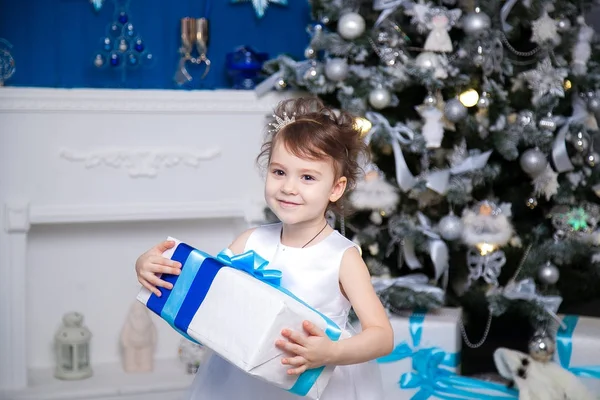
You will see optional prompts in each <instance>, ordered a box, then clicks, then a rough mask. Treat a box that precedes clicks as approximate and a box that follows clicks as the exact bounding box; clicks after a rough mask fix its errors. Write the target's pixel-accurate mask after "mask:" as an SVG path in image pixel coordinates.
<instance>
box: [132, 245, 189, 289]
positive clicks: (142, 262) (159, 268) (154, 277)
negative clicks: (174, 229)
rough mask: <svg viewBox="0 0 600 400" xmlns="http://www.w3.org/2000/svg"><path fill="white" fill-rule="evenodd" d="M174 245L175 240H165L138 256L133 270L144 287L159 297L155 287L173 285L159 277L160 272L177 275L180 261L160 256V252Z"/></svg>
mask: <svg viewBox="0 0 600 400" xmlns="http://www.w3.org/2000/svg"><path fill="white" fill-rule="evenodd" d="M173 246H175V242H173V241H168V240H165V241H164V242H162V243H159V244H157V245H156V246H154V247H153V248H151V249H150V250H148V251H147V252H145V253H144V254H142V255H141V256H139V257H138V259H137V261H136V262H135V272H136V273H137V277H138V281H139V282H140V283H141V284H142V286H144V287H145V288H146V289H148V290H150V291H151V292H152V293H154V294H155V295H157V296H158V297H160V290H158V288H157V287H159V286H160V287H164V288H165V289H172V288H173V285H171V284H170V283H169V282H166V281H164V280H162V279H160V278H159V276H160V274H171V275H179V273H180V272H181V263H179V262H177V261H173V260H170V259H168V258H165V257H163V256H162V253H164V252H165V251H167V250H168V249H170V248H172V247H173Z"/></svg>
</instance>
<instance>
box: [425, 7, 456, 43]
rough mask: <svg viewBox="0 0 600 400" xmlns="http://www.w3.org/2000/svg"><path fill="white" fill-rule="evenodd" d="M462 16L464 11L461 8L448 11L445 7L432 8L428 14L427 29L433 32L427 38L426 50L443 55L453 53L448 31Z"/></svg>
mask: <svg viewBox="0 0 600 400" xmlns="http://www.w3.org/2000/svg"><path fill="white" fill-rule="evenodd" d="M461 15H462V10H461V9H459V8H455V9H452V10H448V9H446V8H444V7H432V8H431V9H430V10H429V12H428V13H427V27H428V28H429V29H430V30H431V32H429V36H427V40H426V41H425V46H424V49H425V50H426V51H436V52H442V53H450V52H452V50H453V47H452V40H451V39H450V35H449V34H448V31H450V29H452V27H453V26H454V25H455V24H456V23H457V22H458V20H459V19H460V16H461Z"/></svg>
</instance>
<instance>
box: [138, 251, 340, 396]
mask: <svg viewBox="0 0 600 400" xmlns="http://www.w3.org/2000/svg"><path fill="white" fill-rule="evenodd" d="M171 260H173V261H178V262H180V263H181V265H182V267H181V273H180V274H179V275H178V276H177V275H170V274H165V275H163V276H162V279H163V280H165V281H167V282H169V283H171V284H172V285H173V289H171V290H167V289H165V288H162V287H161V288H159V290H160V292H161V296H160V297H158V296H156V295H154V294H151V295H150V298H149V299H148V301H147V303H146V306H147V307H148V308H149V309H150V310H152V311H153V312H155V313H156V314H158V315H160V317H161V318H163V319H164V320H165V321H167V322H168V323H169V325H171V326H172V327H173V328H174V329H175V330H176V331H178V332H179V333H180V334H181V335H183V336H184V337H186V338H187V339H189V340H191V341H193V342H195V343H198V342H197V341H196V340H195V339H193V338H192V337H191V336H189V335H188V334H187V329H188V327H189V325H190V323H191V321H192V318H194V315H195V314H196V311H198V308H200V305H201V304H202V302H203V301H204V299H205V298H206V295H207V294H208V291H209V289H210V286H211V285H212V282H213V280H214V279H215V277H216V276H217V274H218V272H219V270H220V269H221V268H223V267H230V268H234V269H237V270H240V271H243V272H246V273H248V274H250V275H251V276H253V277H254V278H256V279H258V280H260V281H262V282H264V283H265V284H267V285H269V286H271V287H273V288H275V289H277V290H279V291H280V292H282V293H284V294H286V295H288V296H290V297H291V298H293V299H294V300H296V301H298V302H299V303H301V304H302V305H304V306H306V307H308V308H310V309H311V310H313V311H314V312H316V313H317V314H319V316H321V317H322V318H323V319H324V320H325V322H326V323H327V327H326V328H325V334H326V335H327V337H328V338H329V339H330V340H333V341H336V340H339V338H340V336H341V334H342V331H341V329H340V327H339V326H337V324H336V323H335V322H333V321H332V320H331V319H330V318H328V317H327V316H326V315H324V314H322V313H321V312H319V311H317V310H315V309H314V308H313V307H311V306H310V305H308V304H306V303H305V302H304V301H302V300H301V299H299V298H298V297H296V296H295V295H294V294H293V293H292V292H290V291H288V290H287V289H285V288H283V287H281V286H280V284H281V275H282V274H281V271H279V270H277V269H267V266H268V264H269V262H268V261H267V260H265V259H264V258H262V257H261V256H260V255H258V254H257V253H256V252H254V251H252V250H250V251H247V252H245V253H242V254H238V255H234V254H233V253H232V252H231V251H230V250H229V249H226V250H224V251H222V252H221V253H219V254H218V255H217V256H216V257H213V256H211V255H209V254H206V253H204V252H202V251H200V250H197V249H194V248H193V247H191V246H189V245H187V244H185V243H180V244H179V245H178V246H177V247H176V249H175V251H174V253H173V256H171ZM188 293H192V294H193V295H191V296H188ZM324 368H325V366H322V367H319V368H313V369H309V370H307V371H305V372H303V373H302V374H300V375H299V376H298V379H297V380H296V382H295V383H294V385H293V386H292V388H291V389H289V390H288V391H289V392H291V393H294V394H297V395H299V396H306V395H307V394H308V392H309V391H310V389H311V388H312V387H313V385H314V384H315V382H316V381H317V379H318V377H319V375H320V374H321V372H322V371H323V369H324Z"/></svg>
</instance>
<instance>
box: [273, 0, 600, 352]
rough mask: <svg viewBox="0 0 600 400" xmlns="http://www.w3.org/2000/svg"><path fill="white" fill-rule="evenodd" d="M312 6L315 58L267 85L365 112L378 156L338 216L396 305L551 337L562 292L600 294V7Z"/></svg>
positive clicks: (512, 3)
mask: <svg viewBox="0 0 600 400" xmlns="http://www.w3.org/2000/svg"><path fill="white" fill-rule="evenodd" d="M311 4H312V17H313V20H314V22H313V23H312V24H311V25H310V26H309V27H308V28H307V32H308V33H309V35H310V43H309V45H308V47H307V48H306V51H305V57H306V58H305V59H304V60H293V59H291V58H290V57H288V56H285V55H281V56H279V57H277V58H276V59H273V60H270V61H269V62H268V63H267V64H266V66H265V68H266V70H267V72H268V73H269V74H271V77H270V78H269V79H267V80H266V81H265V83H264V84H263V88H265V87H266V88H268V89H269V90H270V89H271V88H273V87H274V88H275V89H277V90H282V89H284V88H288V87H291V88H296V89H300V90H303V91H307V92H310V93H312V94H314V95H317V96H319V97H320V98H321V99H323V100H324V101H325V102H326V103H327V104H329V105H331V106H335V107H338V108H341V109H345V110H347V111H350V112H352V113H354V114H355V115H357V116H359V117H360V118H358V119H357V129H361V130H362V132H364V140H365V141H366V142H367V143H368V144H369V146H370V149H371V152H372V159H371V160H369V161H365V171H366V174H365V177H364V179H363V180H362V181H361V182H359V184H358V185H357V188H356V189H355V190H354V191H353V193H352V194H351V196H350V204H349V205H350V206H351V207H352V208H353V209H354V210H356V212H355V213H353V214H351V215H347V216H337V218H336V221H337V222H335V223H336V224H337V226H338V227H340V228H341V229H342V230H343V231H344V232H343V233H344V234H345V235H346V236H347V237H349V238H352V239H353V240H354V241H356V242H357V243H359V244H360V245H361V247H362V250H363V257H364V259H365V261H366V263H367V265H368V267H369V269H370V271H371V273H372V275H373V276H374V277H375V279H374V282H375V284H376V289H378V290H379V292H380V295H381V298H382V300H383V301H384V302H385V304H386V305H387V306H388V307H389V308H390V309H392V310H393V309H394V308H398V309H407V308H409V309H415V308H435V307H440V306H461V307H463V309H464V312H465V314H466V315H467V316H468V315H469V314H472V315H477V316H482V318H474V319H476V320H478V321H480V324H479V325H480V328H478V329H475V332H480V335H483V337H481V336H480V338H481V340H479V338H475V339H472V338H471V340H469V338H468V337H465V341H466V342H467V345H469V347H477V346H479V345H480V344H482V343H483V342H484V341H485V336H486V335H487V332H488V331H489V328H490V324H491V321H492V320H493V319H494V318H495V317H500V316H503V315H504V316H506V315H510V316H511V317H510V318H511V319H510V321H517V320H518V318H521V321H525V323H526V324H527V322H529V324H527V325H529V328H530V331H529V332H530V333H537V334H541V335H543V336H542V339H541V340H542V341H543V340H545V339H544V336H545V337H548V336H549V335H551V334H549V333H548V332H549V331H551V330H552V329H553V328H555V327H556V325H557V324H558V321H559V318H558V317H557V315H556V313H557V311H558V308H559V306H560V305H561V304H563V305H564V304H569V303H574V302H579V301H587V300H590V299H594V298H599V297H600V248H599V246H600V230H598V222H599V218H600V206H599V205H598V204H599V203H600V167H599V166H598V164H599V163H600V155H599V151H600V137H599V135H598V125H597V117H599V116H600V64H599V61H600V42H599V41H598V38H597V36H596V34H595V32H594V30H593V28H591V27H590V26H588V25H587V24H586V21H585V19H584V16H585V14H586V13H587V12H588V8H589V7H591V5H592V2H591V1H590V2H586V1H583V0H581V1H562V0H554V1H553V0H546V1H541V0H521V1H517V0H509V1H502V2H500V1H496V0H490V1H479V2H477V1H458V2H457V1H456V0H441V1H436V2H431V1H421V0H419V1H418V2H413V1H404V0H380V1H378V0H375V1H374V2H373V1H363V2H360V1H358V2H348V1H343V0H331V1H326V0H322V1H319V0H314V1H312V2H311ZM331 217H332V218H334V216H331ZM399 277H400V278H399ZM474 319H466V320H467V321H470V320H474ZM469 330H470V329H469V326H468V325H467V329H466V331H467V332H468V331H469ZM463 332H465V331H464V330H463ZM465 336H466V335H465ZM474 342H479V343H474ZM532 343H533V344H534V345H535V343H536V342H535V341H534V342H532Z"/></svg>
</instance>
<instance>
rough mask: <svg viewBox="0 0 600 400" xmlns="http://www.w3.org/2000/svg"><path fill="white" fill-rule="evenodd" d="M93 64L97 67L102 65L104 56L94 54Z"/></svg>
mask: <svg viewBox="0 0 600 400" xmlns="http://www.w3.org/2000/svg"><path fill="white" fill-rule="evenodd" d="M94 65H95V66H96V67H98V68H100V67H102V66H103V65H104V57H103V56H102V54H96V57H95V58H94Z"/></svg>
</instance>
